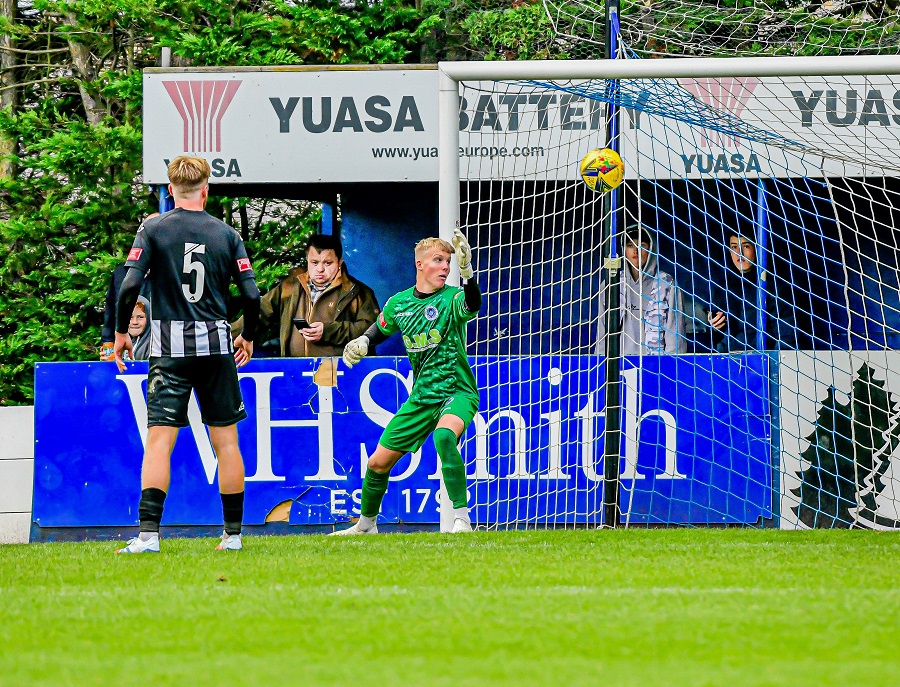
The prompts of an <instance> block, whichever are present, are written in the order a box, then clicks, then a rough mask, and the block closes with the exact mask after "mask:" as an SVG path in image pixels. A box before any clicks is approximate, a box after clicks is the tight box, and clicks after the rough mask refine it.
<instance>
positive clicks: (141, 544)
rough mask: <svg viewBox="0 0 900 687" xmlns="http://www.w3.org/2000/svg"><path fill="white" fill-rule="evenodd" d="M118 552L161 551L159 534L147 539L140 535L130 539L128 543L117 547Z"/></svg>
mask: <svg viewBox="0 0 900 687" xmlns="http://www.w3.org/2000/svg"><path fill="white" fill-rule="evenodd" d="M116 553H159V535H158V534H154V535H153V536H152V537H150V538H149V539H146V540H144V539H141V538H140V537H135V538H134V539H129V540H128V544H126V545H125V546H124V547H122V548H121V549H116Z"/></svg>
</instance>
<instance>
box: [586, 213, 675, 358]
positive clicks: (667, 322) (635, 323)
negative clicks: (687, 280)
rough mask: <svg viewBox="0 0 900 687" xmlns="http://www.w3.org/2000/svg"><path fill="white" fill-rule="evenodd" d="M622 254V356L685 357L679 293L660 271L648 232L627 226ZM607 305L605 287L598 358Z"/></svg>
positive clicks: (603, 342) (606, 288) (602, 352)
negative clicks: (660, 355) (623, 263)
mask: <svg viewBox="0 0 900 687" xmlns="http://www.w3.org/2000/svg"><path fill="white" fill-rule="evenodd" d="M624 252H625V261H624V262H625V265H624V269H622V270H620V271H619V274H620V275H621V283H620V292H619V302H620V304H621V310H620V311H619V315H620V317H621V323H622V338H621V353H622V355H659V354H662V353H684V352H685V351H687V340H686V338H685V336H684V317H682V303H681V300H682V298H681V292H680V291H679V290H678V287H676V286H675V280H674V279H672V277H671V276H670V275H668V274H666V273H665V272H662V271H661V270H660V269H659V265H658V263H657V256H656V253H655V251H654V243H653V237H652V235H651V231H650V229H648V228H647V227H646V226H643V225H641V224H632V225H630V226H628V227H627V228H626V229H625V251H624ZM608 302H609V285H608V284H604V286H603V295H602V310H601V313H600V331H599V337H598V341H597V348H596V353H597V355H606V313H607V310H608Z"/></svg>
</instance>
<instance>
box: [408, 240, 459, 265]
mask: <svg viewBox="0 0 900 687" xmlns="http://www.w3.org/2000/svg"><path fill="white" fill-rule="evenodd" d="M435 248H437V249H439V250H442V251H444V252H445V253H449V254H450V255H453V254H454V253H455V252H456V250H455V249H454V248H453V246H452V245H450V243H449V242H447V241H444V239H439V238H436V237H434V236H432V237H430V238H427V239H422V240H421V241H419V242H418V243H417V244H416V260H422V259H423V258H424V257H425V255H426V254H427V253H428V251H431V250H434V249H435Z"/></svg>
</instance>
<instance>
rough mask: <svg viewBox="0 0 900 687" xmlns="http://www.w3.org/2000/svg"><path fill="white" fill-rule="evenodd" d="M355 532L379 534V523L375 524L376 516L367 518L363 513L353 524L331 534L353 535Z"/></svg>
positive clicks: (339, 535)
mask: <svg viewBox="0 0 900 687" xmlns="http://www.w3.org/2000/svg"><path fill="white" fill-rule="evenodd" d="M354 534H378V525H376V524H375V518H367V517H366V516H365V515H361V516H360V517H359V520H357V521H356V522H355V523H353V525H351V526H350V527H348V528H347V529H345V530H337V531H335V532H331V533H330V534H329V536H338V537H344V536H353V535H354Z"/></svg>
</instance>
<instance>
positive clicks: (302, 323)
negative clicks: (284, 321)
mask: <svg viewBox="0 0 900 687" xmlns="http://www.w3.org/2000/svg"><path fill="white" fill-rule="evenodd" d="M292 321H293V323H294V326H295V327H296V328H297V329H309V322H307V321H306V318H303V317H295V318H294V319H293V320H292Z"/></svg>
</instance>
